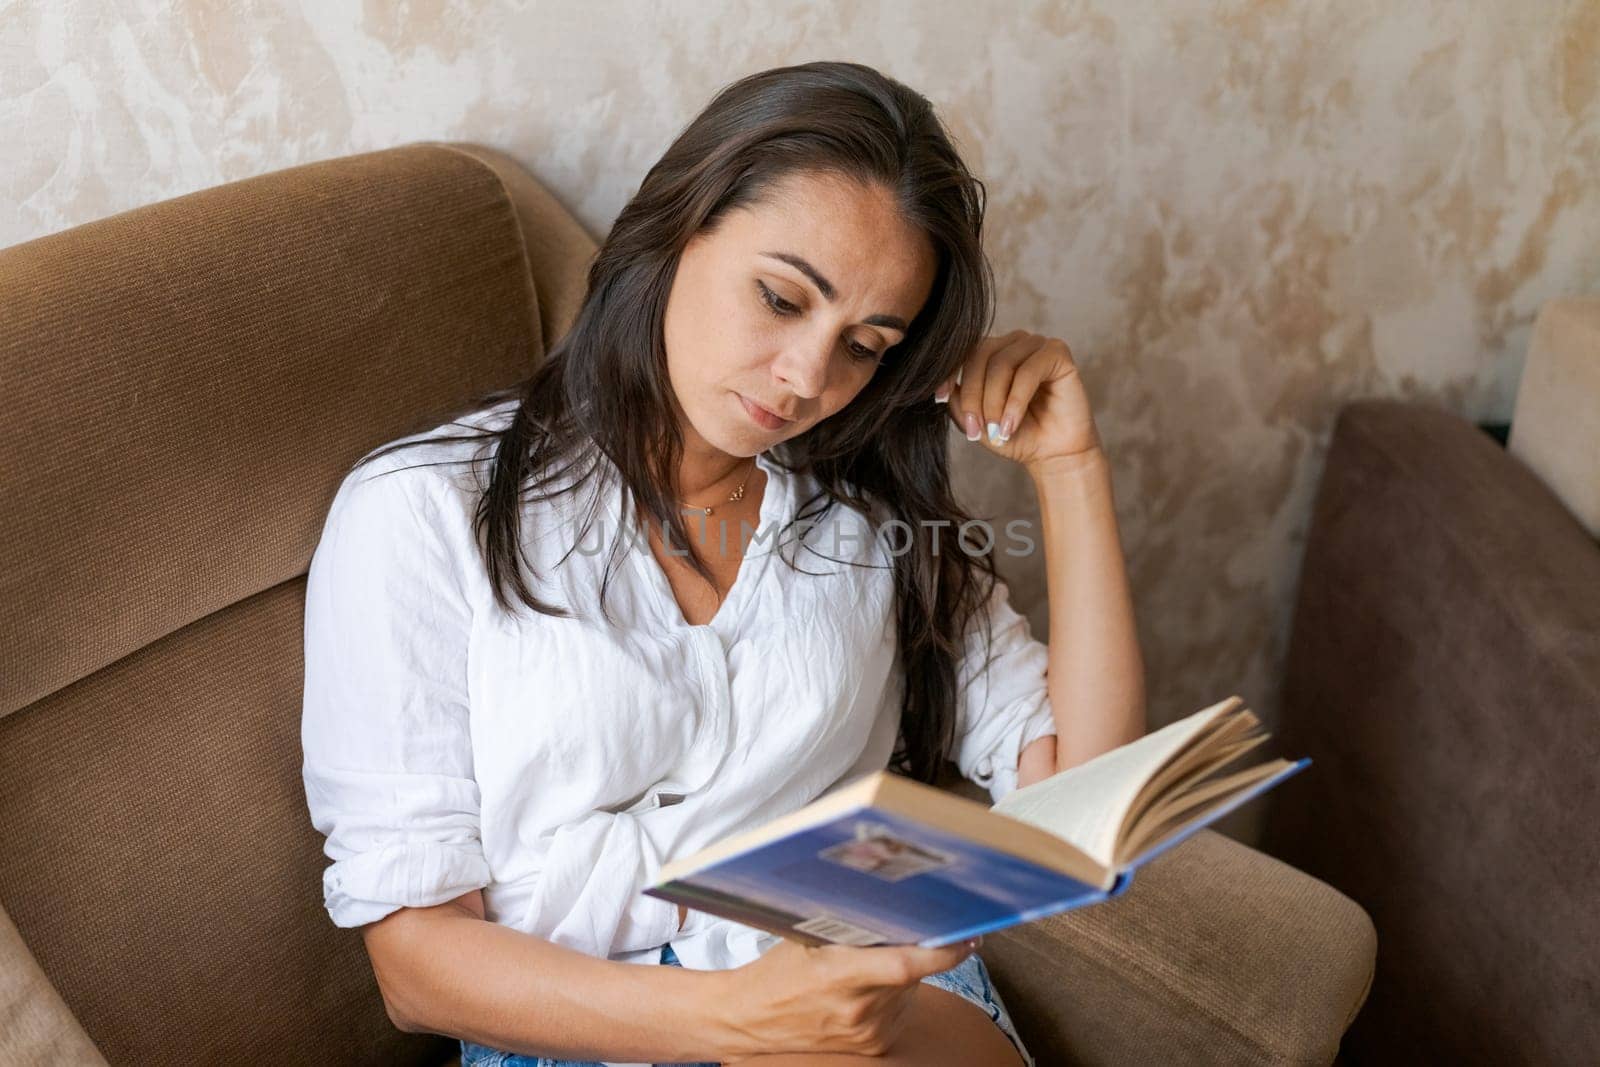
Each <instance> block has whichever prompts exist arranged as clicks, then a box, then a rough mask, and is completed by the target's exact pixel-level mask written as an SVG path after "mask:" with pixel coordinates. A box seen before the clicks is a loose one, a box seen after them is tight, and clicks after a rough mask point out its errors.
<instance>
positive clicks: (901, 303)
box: [664, 174, 937, 456]
mask: <svg viewBox="0 0 1600 1067" xmlns="http://www.w3.org/2000/svg"><path fill="white" fill-rule="evenodd" d="M808 267H809V268H810V269H807V268H808ZM936 271H937V261H936V259H935V255H934V251H933V248H932V246H931V244H930V243H929V242H928V240H927V238H926V237H925V236H923V235H922V234H921V233H920V232H919V231H916V230H914V229H912V228H910V227H909V226H907V225H906V223H905V222H904V221H903V220H902V219H901V218H900V216H899V214H898V212H897V210H896V208H895V205H894V201H893V199H892V197H891V194H890V193H889V192H888V191H887V190H884V189H882V188H879V187H876V186H874V187H871V188H864V187H862V186H860V185H858V184H856V183H854V182H852V181H850V180H848V179H844V178H840V177H838V176H835V175H818V174H792V175H790V176H788V177H787V178H786V179H785V180H784V181H782V182H780V183H778V184H777V185H776V186H774V187H773V188H771V189H770V190H769V195H768V196H767V197H766V198H765V202H764V203H760V204H753V205H749V206H748V207H746V208H741V209H736V210H733V211H730V212H728V213H727V215H725V216H724V218H723V220H722V223H721V225H720V226H719V227H718V228H717V229H716V231H715V232H714V233H709V234H707V233H701V234H697V235H696V236H695V237H694V238H693V239H692V240H691V241H690V243H689V245H688V246H687V247H686V248H685V249H684V252H683V255H682V257H681V258H680V261H679V264H678V270H677V273H676V275H675V276H674V278H673V282H672V292H671V294H670V295H669V296H668V299H667V310H666V319H665V323H664V335H665V341H666V346H667V370H668V374H669V376H670V377H671V380H672V388H673V391H674V393H675V394H676V398H677V403H678V406H679V409H680V410H679V416H678V417H679V419H680V425H681V428H682V431H683V435H684V443H685V448H686V450H694V451H702V450H704V448H705V446H706V445H709V446H710V447H711V448H714V449H717V450H720V451H722V452H724V453H727V454H730V455H735V456H752V455H755V454H756V453H757V452H761V451H765V450H766V449H768V448H771V447H772V446H773V445H775V444H777V443H778V442H779V441H782V440H784V439H786V438H790V437H794V436H796V435H798V434H802V433H804V432H805V431H806V430H808V429H810V428H811V427H812V426H815V425H816V424H817V423H819V422H821V421H822V420H823V419H825V418H827V417H828V416H830V415H832V414H833V413H834V412H836V411H838V410H839V409H840V408H842V407H844V406H845V405H846V404H848V403H849V402H850V401H851V399H852V398H854V397H855V395H856V394H857V393H859V392H860V391H861V389H862V388H863V387H864V386H865V385H866V384H867V382H868V381H869V380H871V378H872V375H873V372H874V370H875V369H876V367H877V365H878V362H879V361H880V360H881V359H882V358H883V353H884V351H885V350H886V349H888V348H889V347H890V346H892V345H895V344H898V343H899V342H900V341H902V340H903V339H904V338H905V335H906V331H907V329H908V328H909V323H910V322H911V320H912V319H913V318H915V317H916V315H917V312H918V311H919V310H921V308H922V304H923V301H925V300H926V299H927V298H928V294H929V292H931V291H932V289H933V283H934V278H935V272H936ZM752 405H754V406H758V407H759V408H765V409H768V410H769V411H771V412H775V413H776V414H777V415H779V416H782V417H783V419H784V420H785V421H784V422H782V424H781V425H779V424H776V423H775V422H774V421H773V420H771V419H770V418H769V417H768V416H766V415H765V414H763V413H762V412H761V411H759V410H757V409H756V407H752Z"/></svg>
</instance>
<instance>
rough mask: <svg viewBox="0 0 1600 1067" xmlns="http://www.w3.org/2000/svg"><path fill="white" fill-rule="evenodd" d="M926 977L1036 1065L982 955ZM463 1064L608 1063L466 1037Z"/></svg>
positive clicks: (666, 953) (665, 951)
mask: <svg viewBox="0 0 1600 1067" xmlns="http://www.w3.org/2000/svg"><path fill="white" fill-rule="evenodd" d="M661 962H662V963H664V964H667V965H669V966H673V967H681V966H683V964H681V963H679V962H678V955H677V953H675V952H673V951H672V946H671V945H670V944H668V945H663V946H661ZM922 980H923V981H924V982H927V983H928V984H929V985H933V986H938V987H939V988H940V989H948V990H949V991H950V992H952V993H955V994H956V995H957V996H960V997H965V998H966V999H967V1000H970V1001H972V1003H974V1004H976V1005H977V1006H978V1007H980V1008H982V1009H983V1010H984V1011H985V1012H987V1013H988V1015H989V1018H990V1019H992V1020H994V1024H995V1025H996V1026H998V1027H1000V1032H1001V1033H1003V1034H1005V1035H1006V1037H1007V1038H1009V1039H1010V1041H1011V1043H1012V1044H1013V1045H1015V1046H1016V1047H1017V1051H1018V1052H1020V1053H1021V1054H1022V1059H1023V1062H1024V1063H1025V1064H1027V1067H1035V1065H1034V1059H1033V1055H1032V1054H1031V1053H1030V1052H1029V1051H1028V1050H1027V1048H1025V1047H1024V1046H1023V1044H1022V1038H1020V1037H1018V1036H1017V1028H1016V1026H1015V1025H1014V1024H1013V1023H1012V1022H1011V1014H1010V1013H1009V1012H1008V1011H1006V1006H1005V1002H1004V1001H1002V1000H1001V999H1000V993H999V991H998V990H996V989H995V987H994V985H993V983H991V982H990V981H989V968H987V967H985V966H984V965H983V957H982V956H979V955H978V954H977V953H976V952H974V953H973V954H972V955H970V956H968V957H967V958H966V959H964V960H962V961H961V962H960V963H958V964H956V965H955V966H954V967H952V968H950V969H949V970H948V971H940V972H938V973H937V974H930V975H927V976H926V977H924V978H923V979H922ZM461 1067H605V1065H604V1064H600V1063H596V1062H595V1061H594V1060H558V1059H554V1058H552V1057H550V1056H523V1055H519V1054H518V1053H515V1052H502V1051H501V1050H499V1049H492V1048H487V1047H485V1046H483V1045H475V1044H473V1043H472V1042H471V1041H465V1040H463V1041H462V1042H461ZM685 1067H718V1065H717V1064H715V1063H694V1064H688V1065H685Z"/></svg>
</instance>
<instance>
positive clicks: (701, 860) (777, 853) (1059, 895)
mask: <svg viewBox="0 0 1600 1067" xmlns="http://www.w3.org/2000/svg"><path fill="white" fill-rule="evenodd" d="M1241 711H1242V712H1243V715H1244V716H1245V717H1246V718H1247V719H1248V720H1249V722H1251V723H1253V722H1254V716H1253V715H1250V713H1249V712H1248V711H1247V710H1244V709H1243V707H1242V704H1240V703H1237V698H1230V701H1225V702H1223V703H1222V704H1218V705H1213V706H1212V707H1211V708H1208V709H1205V710H1204V711H1202V712H1199V713H1196V715H1195V716H1191V717H1190V718H1189V719H1187V720H1181V721H1180V722H1179V723H1174V724H1172V726H1171V727H1168V728H1165V729H1164V730H1162V731H1157V732H1156V733H1155V734H1151V735H1147V736H1146V737H1145V738H1141V739H1140V740H1139V741H1135V742H1133V743H1132V744H1131V745H1127V746H1123V748H1121V749H1117V750H1114V751H1113V752H1112V753H1108V754H1106V755H1105V756H1102V757H1099V758H1097V759H1096V760H1091V761H1088V762H1087V763H1085V764H1083V765H1081V766H1080V767H1074V768H1070V769H1069V770H1067V771H1063V772H1061V773H1059V774H1057V775H1052V776H1051V777H1050V778H1047V779H1044V780H1043V781H1041V782H1036V783H1033V784H1032V785H1029V786H1027V787H1025V790H1017V791H1016V792H1014V793H1013V794H1012V795H1011V796H1009V797H1007V798H1004V799H1003V800H1002V802H1001V804H1000V805H997V806H996V807H992V808H991V807H988V806H986V805H984V804H982V803H980V802H977V801H973V800H969V799H967V798H965V797H962V796H958V795H956V794H953V793H950V792H948V791H946V790H943V789H939V788H936V787H934V786H930V785H925V784H923V783H921V782H917V781H914V780H912V779H910V778H907V777H904V776H901V775H898V774H894V773H892V772H889V771H878V772H875V773H872V774H869V775H864V776H862V777H860V778H858V779H856V780H855V781H854V782H851V783H846V784H845V785H842V786H840V787H838V788H836V789H834V790H833V791H831V792H830V793H828V794H827V795H825V796H823V797H821V798H820V799H818V800H816V801H814V802H812V803H811V804H809V805H807V806H806V807H804V808H802V809H800V810H799V811H796V812H793V813H791V814H789V815H786V816H783V817H781V818H779V819H775V820H773V821H772V822H770V823H768V824H767V825H766V826H764V827H762V828H760V829H758V830H754V831H750V832H748V833H745V834H739V835H735V836H733V837H731V838H728V839H725V840H724V841H722V842H719V843H718V844H716V845H713V846H711V847H709V848H707V849H702V850H701V851H700V852H698V853H696V854H694V855H692V856H689V857H686V858H685V859H682V860H676V861H674V862H672V863H668V864H666V865H664V866H663V867H662V870H661V874H660V878H659V879H658V881H657V882H656V884H654V885H652V886H650V887H648V888H646V889H645V890H643V892H645V893H646V894H647V895H650V896H654V897H658V898H660V899H662V900H668V901H672V902H674V903H680V904H683V905H685V906H686V907H689V908H692V909H696V910H700V911H705V912H709V913H711V914H714V915H719V916H722V917H725V918H729V919H732V920H734V921H735V922H740V923H744V924H746V925H748V926H753V927H756V928H758V929H763V930H767V931H769V932H772V933H775V934H778V935H780V936H783V937H787V938H791V939H794V940H798V941H800V942H803V943H806V944H830V943H831V944H848V945H863V946H865V945H881V944H889V945H893V944H917V945H922V946H925V947H931V946H936V945H944V944H949V943H952V942H955V941H960V940H963V939H965V938H968V937H973V936H975V935H978V934H983V933H987V932H989V931H992V930H1001V929H1004V928H1006V927H1009V926H1015V925H1018V924H1020V923H1027V922H1032V921H1033V920H1035V919H1040V918H1043V917H1045V916H1048V915H1053V914H1055V913H1057V912H1062V911H1068V910H1070V909H1073V908H1078V907H1083V906H1084V905H1087V904H1093V903H1097V902H1099V901H1102V900H1107V899H1110V898H1112V897H1116V896H1119V895H1121V894H1122V893H1123V892H1125V891H1126V890H1127V888H1128V886H1129V883H1130V882H1131V880H1132V877H1133V871H1134V870H1135V869H1137V868H1138V867H1139V866H1141V865H1143V864H1144V863H1147V862H1149V861H1150V860H1151V859H1153V858H1155V857H1156V856H1158V855H1160V854H1162V853H1163V852H1165V851H1167V850H1168V849H1170V848H1172V847H1173V846H1174V845H1176V844H1178V843H1179V842H1181V841H1183V840H1185V839H1187V838H1188V837H1189V836H1191V835H1192V834H1194V833H1195V832H1196V831H1198V830H1199V829H1200V828H1202V827H1204V826H1206V825H1209V824H1210V823H1212V822H1215V821H1216V820H1217V819H1219V818H1221V817H1222V816H1224V815H1226V814H1227V813H1228V812H1230V811H1232V810H1234V809H1235V808H1237V807H1238V806H1239V805H1241V804H1243V803H1245V802H1247V801H1248V800H1250V799H1251V798H1253V797H1256V796H1259V795H1260V794H1262V793H1264V792H1266V791H1267V790H1268V789H1271V788H1273V787H1274V786H1276V785H1277V784H1279V783H1280V782H1282V781H1283V780H1284V779H1286V778H1288V777H1290V776H1291V775H1293V774H1295V773H1298V772H1299V771H1300V770H1302V769H1304V768H1305V767H1306V766H1308V765H1309V764H1310V762H1311V761H1310V760H1309V759H1301V760H1298V761H1294V762H1290V761H1287V760H1277V761H1274V762H1272V763H1269V764H1265V765H1259V766H1257V767H1255V768H1250V769H1249V770H1247V771H1244V772H1242V773H1240V772H1236V773H1234V774H1233V775H1232V776H1231V777H1230V778H1225V779H1218V778H1216V777H1215V776H1214V772H1215V771H1216V769H1217V766H1218V764H1219V762H1226V759H1225V757H1228V756H1229V755H1230V754H1231V755H1237V753H1238V751H1241V750H1242V749H1243V748H1245V747H1250V744H1251V743H1253V742H1249V741H1245V742H1244V743H1240V740H1241V739H1242V738H1244V736H1245V734H1244V728H1243V727H1240V728H1239V729H1237V730H1230V729H1229V728H1227V727H1226V726H1225V725H1224V724H1225V720H1227V719H1228V718H1229V717H1231V716H1233V715H1236V714H1237V713H1239V712H1241ZM1202 717H1203V718H1202ZM1186 724H1187V728H1183V727H1185V726H1186ZM1175 728H1180V729H1175ZM1263 736H1264V735H1263ZM1209 737H1216V738H1220V739H1221V740H1220V741H1219V742H1218V744H1217V745H1214V746H1212V748H1213V750H1214V754H1213V758H1212V759H1211V762H1210V764H1209V765H1207V764H1205V763H1204V761H1203V757H1205V756H1206V755H1207V748H1206V744H1207V742H1206V739H1207V738H1209ZM1260 739H1261V738H1259V737H1258V738H1256V740H1260ZM1223 742H1228V743H1229V744H1231V749H1230V748H1229V747H1226V746H1224V745H1223ZM1141 745H1143V749H1139V748H1138V747H1137V746H1141ZM1185 753H1187V754H1190V757H1191V758H1190V759H1189V761H1188V763H1187V764H1186V763H1183V762H1180V761H1179V759H1178V757H1179V756H1181V755H1183V754H1185ZM1108 757H1114V758H1108ZM1119 761H1120V762H1119ZM1186 766H1187V767H1189V768H1191V770H1190V773H1189V774H1188V775H1187V777H1183V776H1181V775H1179V773H1178V772H1180V771H1181V770H1183V769H1184V768H1185V767H1186ZM1129 768H1134V769H1132V770H1130V769H1129ZM1195 768H1198V769H1195ZM1164 771H1165V772H1166V773H1167V781H1166V784H1167V787H1168V792H1167V793H1165V794H1162V793H1159V792H1155V791H1153V790H1151V789H1146V790H1145V791H1143V792H1142V793H1138V794H1137V796H1138V799H1140V800H1141V801H1143V802H1144V805H1143V810H1144V811H1155V812H1157V813H1158V814H1159V813H1160V812H1162V811H1167V812H1173V813H1175V814H1171V815H1168V816H1167V817H1166V819H1165V822H1162V821H1161V820H1160V819H1159V818H1158V819H1157V820H1156V825H1155V826H1154V827H1152V826H1151V825H1149V824H1148V823H1146V824H1145V825H1144V826H1143V827H1139V826H1135V827H1132V828H1130V827H1126V826H1121V825H1120V824H1118V825H1117V826H1116V827H1115V828H1116V829H1118V830H1119V831H1123V832H1126V831H1128V830H1130V829H1142V830H1143V831H1145V836H1144V838H1143V839H1142V840H1140V839H1139V838H1138V835H1137V834H1136V835H1134V837H1132V838H1127V839H1119V847H1120V846H1123V845H1133V846H1137V847H1135V848H1134V851H1133V853H1132V854H1128V855H1120V856H1119V855H1116V854H1114V853H1112V852H1106V853H1104V854H1102V855H1099V856H1096V855H1094V854H1093V853H1094V851H1095V850H1096V849H1095V846H1094V844H1093V842H1092V841H1091V840H1085V839H1084V838H1088V837H1089V835H1087V834H1086V833H1085V832H1084V831H1082V830H1081V829H1080V827H1079V824H1080V823H1081V822H1082V819H1081V818H1080V815H1081V812H1079V813H1070V814H1071V817H1070V818H1066V819H1062V820H1057V819H1055V818H1054V816H1053V815H1052V814H1047V815H1045V816H1037V815H1034V814H1031V813H1030V809H1032V810H1034V811H1040V810H1042V811H1044V812H1046V813H1054V812H1063V813H1065V808H1066V807H1068V806H1077V807H1082V806H1083V804H1084V801H1083V796H1084V789H1086V788H1092V789H1097V790H1099V791H1100V792H1103V793H1104V794H1105V795H1107V796H1111V795H1112V794H1115V793H1116V792H1117V791H1116V790H1115V789H1111V790H1106V789H1104V788H1103V782H1105V781H1113V782H1117V783H1119V784H1125V785H1126V786H1127V787H1128V788H1124V789H1123V790H1122V794H1121V795H1120V796H1119V797H1118V798H1116V799H1113V800H1112V801H1111V803H1115V804H1119V805H1123V809H1119V810H1110V811H1108V813H1107V819H1102V820H1100V823H1101V824H1103V825H1105V826H1111V825H1112V823H1114V822H1116V821H1117V819H1118V817H1119V816H1120V815H1124V814H1126V810H1125V809H1126V808H1127V807H1128V805H1129V797H1130V796H1132V795H1134V792H1135V791H1134V789H1133V788H1132V787H1135V786H1139V785H1141V784H1144V783H1149V782H1151V781H1152V780H1154V781H1155V783H1156V784H1158V785H1159V784H1160V783H1161V781H1162V779H1161V777H1160V776H1161V774H1162V773H1163V772H1164ZM1201 771H1204V772H1206V773H1200V772H1201ZM1113 774H1114V775H1115V776H1116V777H1112V775H1113ZM1129 775H1133V776H1134V777H1129ZM1141 775H1142V777H1140V776H1141ZM1058 779H1060V781H1057V780H1058ZM1179 786H1182V787H1183V788H1179ZM1208 787H1209V790H1208ZM1184 789H1188V790H1189V791H1190V792H1189V793H1185V792H1184V791H1183V790H1184ZM1208 791H1209V794H1210V795H1209V796H1208V795H1207V794H1208ZM1023 794H1025V795H1023ZM1195 796H1199V797H1200V798H1201V799H1200V800H1194V799H1193V797H1195ZM1013 798H1015V802H1013ZM1163 802H1164V803H1166V804H1167V805H1168V807H1167V808H1164V809H1163V808H1161V807H1159V805H1160V804H1161V803H1163ZM1008 812H1010V813H1009V814H1008ZM1107 820H1109V821H1107ZM1091 822H1092V820H1091ZM1064 830H1066V831H1068V832H1064ZM1152 830H1153V831H1154V832H1153V833H1152V832H1151V831H1152ZM1070 834H1076V835H1077V836H1079V837H1080V840H1079V841H1076V842H1075V841H1073V840H1072V839H1071V837H1070ZM1106 840H1108V841H1109V840H1111V838H1110V837H1109V836H1107V838H1106Z"/></svg>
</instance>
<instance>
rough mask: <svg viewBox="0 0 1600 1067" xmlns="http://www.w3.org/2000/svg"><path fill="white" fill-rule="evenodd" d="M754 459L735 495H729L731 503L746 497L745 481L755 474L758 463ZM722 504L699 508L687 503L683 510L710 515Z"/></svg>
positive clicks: (728, 500)
mask: <svg viewBox="0 0 1600 1067" xmlns="http://www.w3.org/2000/svg"><path fill="white" fill-rule="evenodd" d="M754 459H755V457H754V456H752V457H751V460H752V462H751V464H750V469H749V470H747V471H745V472H744V481H743V482H740V483H739V488H737V489H735V490H734V491H733V495H732V496H730V497H728V499H727V503H730V504H731V503H733V502H734V501H735V500H743V499H744V487H745V482H748V481H749V480H750V475H752V474H754V473H755V472H756V465H755V462H754ZM721 506H722V505H721V504H713V505H712V506H711V508H697V507H691V506H690V505H688V504H685V505H683V510H684V511H698V512H699V513H700V514H702V515H709V514H711V510H712V508H718V507H721Z"/></svg>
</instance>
